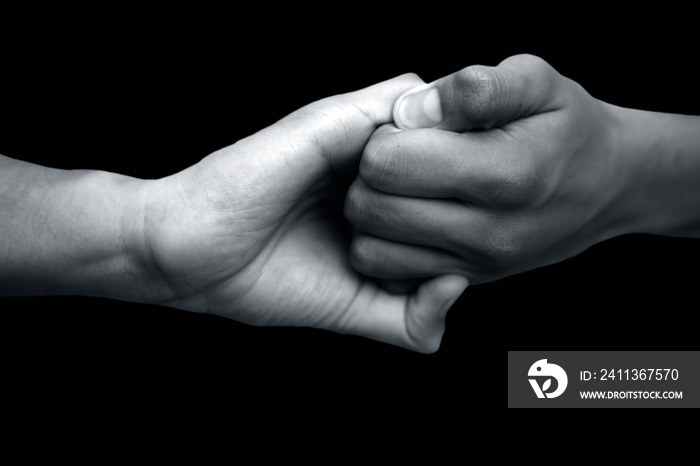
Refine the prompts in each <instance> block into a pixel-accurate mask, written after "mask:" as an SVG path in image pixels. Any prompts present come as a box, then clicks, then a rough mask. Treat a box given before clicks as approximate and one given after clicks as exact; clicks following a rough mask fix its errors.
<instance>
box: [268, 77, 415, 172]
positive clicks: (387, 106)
mask: <svg viewBox="0 0 700 466" xmlns="http://www.w3.org/2000/svg"><path fill="white" fill-rule="evenodd" d="M422 83H423V81H422V80H421V79H420V78H419V77H418V76H417V75H415V74H413V73H408V74H404V75H401V76H398V77H396V78H393V79H389V80H387V81H383V82H380V83H378V84H375V85H372V86H369V87H366V88H364V89H361V90H358V91H354V92H349V93H346V94H340V95H336V96H332V97H328V98H325V99H321V100H318V101H316V102H313V103H311V104H309V105H306V106H305V107H302V108H301V109H299V110H297V111H295V112H293V113H291V114H290V115H288V116H287V117H285V118H283V119H282V120H280V121H279V122H277V123H276V124H275V125H274V131H275V136H276V137H275V139H276V140H281V139H287V140H289V141H293V144H292V145H293V147H294V148H295V152H296V154H294V156H295V160H297V161H299V162H300V164H299V166H301V167H305V169H306V168H307V167H309V166H310V165H309V164H314V163H317V162H319V161H321V162H327V163H330V165H331V167H332V168H333V169H334V170H336V171H345V169H346V168H347V167H348V166H356V165H357V164H358V163H359V159H360V155H361V154H362V150H363V149H364V147H365V145H366V144H367V141H368V140H369V138H370V136H371V135H372V133H373V132H374V130H375V129H377V127H379V126H381V125H383V124H385V123H389V122H391V120H392V109H393V105H394V102H395V101H396V99H397V98H398V97H399V96H400V95H401V94H402V93H404V92H405V91H407V90H408V89H411V88H413V87H415V86H417V85H419V84H422ZM300 159H301V160H300ZM287 161H288V160H287ZM287 161H286V162H285V163H287ZM301 162H303V163H301Z"/></svg>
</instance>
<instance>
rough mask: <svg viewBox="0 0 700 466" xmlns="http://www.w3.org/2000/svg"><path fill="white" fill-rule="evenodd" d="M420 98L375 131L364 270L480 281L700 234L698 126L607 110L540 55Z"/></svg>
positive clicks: (364, 195) (469, 71)
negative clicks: (608, 249)
mask: <svg viewBox="0 0 700 466" xmlns="http://www.w3.org/2000/svg"><path fill="white" fill-rule="evenodd" d="M430 88H433V89H437V90H438V94H439V101H440V103H439V104H440V106H441V111H437V112H436V111H435V109H434V108H432V107H434V106H435V105H436V104H435V102H434V101H429V102H428V103H427V104H426V101H425V99H424V96H425V95H426V89H430ZM418 90H419V92H415V91H409V92H407V93H406V94H405V95H404V96H402V97H400V98H399V99H398V101H397V107H396V108H395V110H394V116H395V120H396V125H394V124H389V125H385V126H383V127H381V128H380V129H379V130H378V131H377V132H375V133H374V134H373V136H372V138H371V139H370V141H369V143H368V144H367V147H366V148H365V151H364V154H363V157H362V162H361V165H360V173H359V176H358V178H357V179H356V180H355V182H354V184H353V186H352V187H351V188H350V191H349V193H348V196H347V199H346V203H345V213H346V216H347V218H348V219H349V220H350V222H351V223H352V224H353V225H354V226H355V228H356V229H357V231H358V233H357V234H356V235H355V238H354V241H353V245H352V252H351V257H352V263H353V265H354V266H355V267H356V268H357V269H358V270H360V271H362V272H363V273H365V274H367V275H370V276H375V277H381V278H385V279H389V278H391V279H409V278H419V277H426V276H433V275H436V274H443V273H457V274H463V275H466V276H467V277H468V278H469V279H470V282H471V283H473V284H478V283H484V282H488V281H492V280H496V279H498V278H502V277H505V276H508V275H512V274H515V273H519V272H523V271H526V270H530V269H533V268H536V267H540V266H544V265H548V264H552V263H555V262H559V261H561V260H564V259H566V258H569V257H572V256H574V255H576V254H579V253H580V252H582V251H584V250H585V249H587V248H588V247H590V246H591V245H593V244H595V243H597V242H600V241H603V240H605V239H608V238H611V237H614V236H617V235H621V234H625V233H633V232H643V233H654V234H667V235H678V236H698V235H699V234H700V229H699V228H698V218H700V215H698V214H700V195H699V194H698V190H697V180H698V179H700V153H699V151H698V149H699V148H700V140H699V138H698V129H700V120H699V119H698V118H697V117H688V116H681V115H665V114H655V113H651V112H641V111H636V110H630V109H623V108H619V107H615V106H613V105H609V104H606V103H604V102H601V101H599V100H597V99H595V98H593V97H591V96H590V95H589V94H588V93H587V92H586V91H585V90H584V89H583V88H582V87H581V86H580V85H578V84H577V83H575V82H574V81H572V80H570V79H568V78H565V77H563V76H561V75H560V74H559V73H558V72H557V71H556V70H554V69H553V68H552V67H551V66H549V65H548V64H547V63H546V62H544V61H543V60H541V59H540V58H538V57H534V56H529V55H519V56H515V57H511V58H509V59H507V60H505V61H503V62H502V63H501V64H500V65H498V66H496V67H485V66H471V67H467V68H465V69H463V70H461V71H459V72H457V73H454V74H452V75H449V76H446V77H444V78H441V79H439V80H437V81H435V82H434V83H430V84H429V85H427V86H421V87H419V88H418ZM413 95H417V96H418V98H416V99H415V102H413V101H412V100H411V98H412V96H413ZM432 95H433V96H434V95H435V94H432ZM412 105H415V107H412ZM426 105H429V106H430V107H431V108H429V109H428V110H429V111H430V113H431V114H432V115H435V114H440V113H441V117H442V120H441V121H440V122H439V123H435V122H432V123H431V118H423V117H421V116H420V115H419V113H420V109H421V108H424V107H425V106H426ZM402 117H403V118H402ZM426 122H428V123H426ZM397 125H398V126H397ZM415 126H419V127H415ZM425 126H431V127H430V128H426V127H425Z"/></svg>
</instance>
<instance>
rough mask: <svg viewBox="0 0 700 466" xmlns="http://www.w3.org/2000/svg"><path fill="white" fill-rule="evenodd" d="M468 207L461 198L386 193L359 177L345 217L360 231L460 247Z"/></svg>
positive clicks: (347, 205) (350, 196)
mask: <svg viewBox="0 0 700 466" xmlns="http://www.w3.org/2000/svg"><path fill="white" fill-rule="evenodd" d="M464 209H465V206H464V205H463V204H461V203H459V202H458V201H453V200H436V199H417V198H410V197H404V196H394V195H391V194H386V193H382V192H380V191H377V190H375V189H373V188H371V187H369V186H368V185H367V184H366V183H365V182H364V181H363V180H362V179H360V178H358V179H356V180H355V182H354V183H353V184H352V186H351V187H350V189H349V190H348V194H347V197H346V199H345V217H346V218H347V219H348V220H349V221H350V223H352V224H353V226H354V227H355V228H356V229H357V230H358V231H360V232H363V233H368V234H372V235H374V236H378V237H381V238H385V239H388V240H391V241H398V242H401V243H407V244H414V245H419V246H437V245H443V246H444V247H445V248H450V247H458V245H459V244H461V243H462V241H463V239H462V233H461V232H462V231H463V225H462V219H463V217H464Z"/></svg>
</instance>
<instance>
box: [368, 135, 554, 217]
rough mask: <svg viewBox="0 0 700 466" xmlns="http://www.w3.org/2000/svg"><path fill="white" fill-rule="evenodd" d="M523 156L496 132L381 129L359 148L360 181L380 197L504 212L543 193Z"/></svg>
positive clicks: (524, 147) (524, 148)
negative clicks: (448, 200) (445, 202)
mask: <svg viewBox="0 0 700 466" xmlns="http://www.w3.org/2000/svg"><path fill="white" fill-rule="evenodd" d="M527 151H528V147H527V144H516V143H515V142H514V140H513V138H512V137H511V136H510V135H508V134H507V133H505V132H503V131H500V130H498V131H496V130H494V131H484V132H476V133H464V134H460V133H453V132H449V131H439V130H433V129H420V130H412V131H401V130H399V129H397V128H396V127H395V126H393V125H384V126H382V127H381V128H379V129H378V130H377V131H376V132H375V133H374V135H372V138H371V139H370V140H369V142H368V144H367V146H366V147H365V150H364V153H363V155H362V160H361V162H360V177H361V178H362V179H363V181H364V182H365V183H366V184H367V185H369V186H371V187H372V188H374V189H376V190H378V191H382V192H384V193H389V194H396V195H400V196H408V197H420V198H432V199H440V198H455V199H460V200H462V201H465V202H468V203H471V204H475V205H479V206H489V207H494V208H498V209H506V208H512V207H518V206H521V205H523V204H524V203H527V202H532V201H533V199H536V198H537V197H538V196H540V195H541V194H542V192H543V191H544V188H545V187H543V186H542V183H541V182H540V181H541V179H540V178H541V176H540V175H541V173H544V172H543V171H542V170H541V167H538V166H537V165H536V163H535V161H534V159H533V158H531V157H528V156H527V154H528V152H527Z"/></svg>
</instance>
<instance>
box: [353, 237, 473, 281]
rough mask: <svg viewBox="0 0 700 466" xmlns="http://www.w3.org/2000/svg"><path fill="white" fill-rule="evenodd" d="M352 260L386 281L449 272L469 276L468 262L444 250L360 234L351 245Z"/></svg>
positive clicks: (366, 271) (359, 269)
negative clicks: (465, 262) (465, 265)
mask: <svg viewBox="0 0 700 466" xmlns="http://www.w3.org/2000/svg"><path fill="white" fill-rule="evenodd" d="M350 263H351V264H352V266H353V267H354V268H355V270H357V271H358V272H360V273H362V274H364V275H367V276H370V277H375V278H380V279H384V280H402V281H406V283H408V284H409V285H410V284H411V282H410V281H409V280H411V279H417V278H427V277H436V276H439V275H445V274H459V275H464V276H468V271H467V270H465V268H464V261H463V260H462V259H461V258H460V257H458V256H456V255H455V254H453V253H451V252H449V251H446V250H444V249H439V248H434V247H425V246H416V245H413V244H407V243H397V242H394V241H388V240H386V239H383V238H378V237H376V236H372V235H368V234H361V233H358V234H356V235H355V237H354V238H353V241H352V246H351V248H350Z"/></svg>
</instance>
